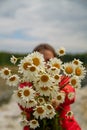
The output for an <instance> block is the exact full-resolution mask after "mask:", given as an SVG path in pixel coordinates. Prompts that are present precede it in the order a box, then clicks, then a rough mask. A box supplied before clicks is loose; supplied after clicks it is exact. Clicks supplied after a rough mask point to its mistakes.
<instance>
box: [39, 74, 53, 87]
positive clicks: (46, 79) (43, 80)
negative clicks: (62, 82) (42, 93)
mask: <svg viewBox="0 0 87 130" xmlns="http://www.w3.org/2000/svg"><path fill="white" fill-rule="evenodd" d="M53 81H54V79H53V78H52V77H51V76H50V75H49V74H48V73H43V74H41V75H39V81H38V85H39V86H42V87H43V86H49V87H50V86H52V85H53Z"/></svg>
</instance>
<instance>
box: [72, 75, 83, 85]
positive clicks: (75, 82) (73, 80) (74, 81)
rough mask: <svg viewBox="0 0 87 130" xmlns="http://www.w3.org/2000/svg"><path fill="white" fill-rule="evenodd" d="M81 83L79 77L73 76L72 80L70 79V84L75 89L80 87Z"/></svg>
mask: <svg viewBox="0 0 87 130" xmlns="http://www.w3.org/2000/svg"><path fill="white" fill-rule="evenodd" d="M80 83H81V81H80V79H79V78H78V77H77V76H75V75H74V76H72V77H71V78H70V84H71V85H72V86H73V87H75V86H77V85H80Z"/></svg>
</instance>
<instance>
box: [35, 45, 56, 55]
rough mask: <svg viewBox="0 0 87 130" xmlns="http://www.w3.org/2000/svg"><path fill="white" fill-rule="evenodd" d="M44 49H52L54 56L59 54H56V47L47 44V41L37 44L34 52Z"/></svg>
mask: <svg viewBox="0 0 87 130" xmlns="http://www.w3.org/2000/svg"><path fill="white" fill-rule="evenodd" d="M42 50H49V51H51V52H52V53H53V55H54V57H56V56H57V54H56V52H55V49H54V48H53V47H52V46H51V45H49V44H47V43H42V44H39V45H37V46H36V47H35V48H34V50H33V52H34V51H38V52H40V51H42Z"/></svg>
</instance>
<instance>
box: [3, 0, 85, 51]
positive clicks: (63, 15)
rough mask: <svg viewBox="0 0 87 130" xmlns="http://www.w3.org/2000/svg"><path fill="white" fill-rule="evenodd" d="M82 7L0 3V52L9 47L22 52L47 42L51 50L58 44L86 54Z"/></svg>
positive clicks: (57, 0) (36, 1)
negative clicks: (52, 46)
mask: <svg viewBox="0 0 87 130" xmlns="http://www.w3.org/2000/svg"><path fill="white" fill-rule="evenodd" d="M85 5H86V2H85V4H83V2H81V0H80V1H79V0H76V1H75V0H74V1H70V0H62V1H60V0H54V1H53V0H50V1H47V0H44V1H41V0H32V1H29V0H25V1H24V0H19V1H18V0H15V1H14V0H3V2H1V3H0V39H1V40H0V44H2V47H0V50H1V49H3V48H4V50H7V49H8V50H9V48H10V47H11V48H12V49H10V50H11V51H23V52H26V51H28V49H27V47H28V46H29V49H30V50H29V51H31V50H32V48H33V47H34V46H35V45H37V44H38V43H41V42H48V43H50V44H53V45H55V46H54V47H55V48H56V47H58V46H60V45H61V44H62V45H63V46H65V47H66V48H67V49H68V50H69V51H72V49H73V51H72V52H76V51H77V52H82V51H83V52H84V51H87V45H86V44H87V13H86V12H87V8H86V6H85ZM19 36H20V37H19ZM16 44H17V45H16ZM31 44H32V45H31ZM58 44H59V45H58ZM20 45H21V46H20ZM20 47H21V50H19V49H18V48H20Z"/></svg>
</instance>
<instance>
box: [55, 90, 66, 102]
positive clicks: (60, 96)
mask: <svg viewBox="0 0 87 130" xmlns="http://www.w3.org/2000/svg"><path fill="white" fill-rule="evenodd" d="M55 98H56V99H57V102H58V104H60V103H63V102H64V101H65V92H63V91H61V92H58V94H57V96H56V97H55Z"/></svg>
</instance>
